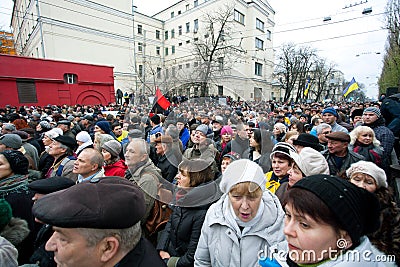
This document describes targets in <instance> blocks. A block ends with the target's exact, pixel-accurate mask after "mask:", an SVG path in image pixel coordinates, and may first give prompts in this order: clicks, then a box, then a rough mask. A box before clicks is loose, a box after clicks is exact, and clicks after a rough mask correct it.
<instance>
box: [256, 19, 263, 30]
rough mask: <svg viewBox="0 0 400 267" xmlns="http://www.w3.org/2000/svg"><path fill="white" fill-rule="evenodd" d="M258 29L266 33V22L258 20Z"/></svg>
mask: <svg viewBox="0 0 400 267" xmlns="http://www.w3.org/2000/svg"><path fill="white" fill-rule="evenodd" d="M256 28H257V29H259V30H260V31H264V22H263V21H261V20H259V19H256Z"/></svg>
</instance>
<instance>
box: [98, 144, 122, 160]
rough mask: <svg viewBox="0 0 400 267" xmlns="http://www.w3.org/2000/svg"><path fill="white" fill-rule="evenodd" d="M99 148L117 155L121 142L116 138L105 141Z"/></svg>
mask: <svg viewBox="0 0 400 267" xmlns="http://www.w3.org/2000/svg"><path fill="white" fill-rule="evenodd" d="M101 148H103V149H105V150H107V151H108V152H110V154H111V155H112V156H114V157H118V155H119V153H121V149H122V147H121V144H120V143H119V142H118V141H117V140H110V141H107V142H105V143H104V144H103V145H102V146H101Z"/></svg>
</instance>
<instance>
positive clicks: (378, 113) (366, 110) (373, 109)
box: [363, 107, 382, 118]
mask: <svg viewBox="0 0 400 267" xmlns="http://www.w3.org/2000/svg"><path fill="white" fill-rule="evenodd" d="M366 112H370V113H374V114H375V115H376V116H377V117H378V118H381V117H382V114H381V111H380V110H379V108H376V107H369V108H366V109H364V112H363V115H364V114H365V113H366Z"/></svg>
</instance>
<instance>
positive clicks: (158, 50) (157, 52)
mask: <svg viewBox="0 0 400 267" xmlns="http://www.w3.org/2000/svg"><path fill="white" fill-rule="evenodd" d="M160 51H161V48H160V47H159V46H157V47H156V54H157V56H159V55H160Z"/></svg>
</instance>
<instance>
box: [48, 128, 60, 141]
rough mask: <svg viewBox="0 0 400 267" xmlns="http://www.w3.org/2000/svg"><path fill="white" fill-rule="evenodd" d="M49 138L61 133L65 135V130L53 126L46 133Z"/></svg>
mask: <svg viewBox="0 0 400 267" xmlns="http://www.w3.org/2000/svg"><path fill="white" fill-rule="evenodd" d="M44 134H45V135H46V136H47V137H48V138H50V139H54V138H56V137H57V136H59V135H63V131H62V130H61V129H60V128H53V129H51V130H49V131H47V132H45V133H44Z"/></svg>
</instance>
